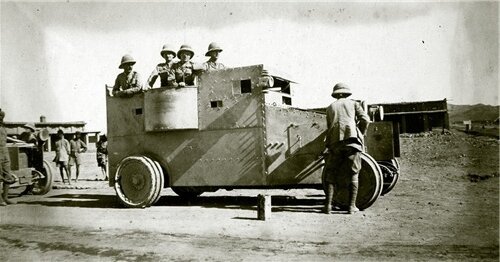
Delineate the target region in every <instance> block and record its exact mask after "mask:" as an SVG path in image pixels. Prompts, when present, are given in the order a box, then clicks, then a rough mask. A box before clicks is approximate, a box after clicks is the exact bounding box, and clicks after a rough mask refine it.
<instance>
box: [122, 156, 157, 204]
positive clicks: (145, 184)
mask: <svg viewBox="0 0 500 262" xmlns="http://www.w3.org/2000/svg"><path fill="white" fill-rule="evenodd" d="M163 184H164V177H163V170H162V169H161V167H160V165H159V164H158V163H157V162H156V161H154V160H152V159H150V158H148V157H145V156H129V157H126V158H124V159H123V160H122V161H121V162H120V164H119V165H118V169H117V171H116V174H115V184H114V188H115V192H116V195H117V196H118V198H119V199H120V201H121V202H122V204H123V205H125V206H126V207H131V208H145V207H148V206H151V205H152V204H154V203H156V201H158V199H159V198H160V195H161V189H162V188H163Z"/></svg>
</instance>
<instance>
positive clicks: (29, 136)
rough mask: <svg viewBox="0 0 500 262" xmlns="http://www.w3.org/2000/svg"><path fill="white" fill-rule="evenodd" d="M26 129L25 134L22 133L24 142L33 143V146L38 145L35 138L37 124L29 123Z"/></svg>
mask: <svg viewBox="0 0 500 262" xmlns="http://www.w3.org/2000/svg"><path fill="white" fill-rule="evenodd" d="M24 128H25V129H26V131H25V132H23V133H21V140H23V141H24V142H26V143H32V144H35V145H36V144H37V142H38V139H37V138H36V136H35V131H36V129H35V124H33V123H27V124H26V125H24Z"/></svg>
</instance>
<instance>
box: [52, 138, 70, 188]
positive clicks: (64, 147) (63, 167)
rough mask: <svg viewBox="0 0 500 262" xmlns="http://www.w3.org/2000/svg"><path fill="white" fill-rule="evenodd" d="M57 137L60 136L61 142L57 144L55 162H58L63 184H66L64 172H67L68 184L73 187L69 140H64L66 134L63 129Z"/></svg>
mask: <svg viewBox="0 0 500 262" xmlns="http://www.w3.org/2000/svg"><path fill="white" fill-rule="evenodd" d="M57 135H58V136H59V140H57V141H56V142H55V151H56V157H55V158H54V162H56V165H57V166H59V172H60V173H61V179H62V182H63V184H64V183H66V182H65V181H64V174H63V171H66V175H67V176H68V183H69V184H70V185H71V173H70V172H69V171H68V160H69V154H70V145H69V142H68V140H66V139H65V138H64V132H63V131H62V130H61V129H59V130H58V131H57Z"/></svg>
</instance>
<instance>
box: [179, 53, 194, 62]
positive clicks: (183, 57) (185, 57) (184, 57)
mask: <svg viewBox="0 0 500 262" xmlns="http://www.w3.org/2000/svg"><path fill="white" fill-rule="evenodd" d="M180 55H181V57H180V58H181V61H182V62H187V61H189V59H191V53H188V52H181V54H180Z"/></svg>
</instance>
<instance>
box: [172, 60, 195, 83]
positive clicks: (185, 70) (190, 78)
mask: <svg viewBox="0 0 500 262" xmlns="http://www.w3.org/2000/svg"><path fill="white" fill-rule="evenodd" d="M172 69H173V71H174V73H175V81H176V82H177V83H181V82H184V83H185V84H186V85H187V86H192V85H194V79H195V75H194V72H193V62H191V61H188V62H186V63H183V62H181V61H179V62H177V63H175V64H174V65H173V66H172Z"/></svg>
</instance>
